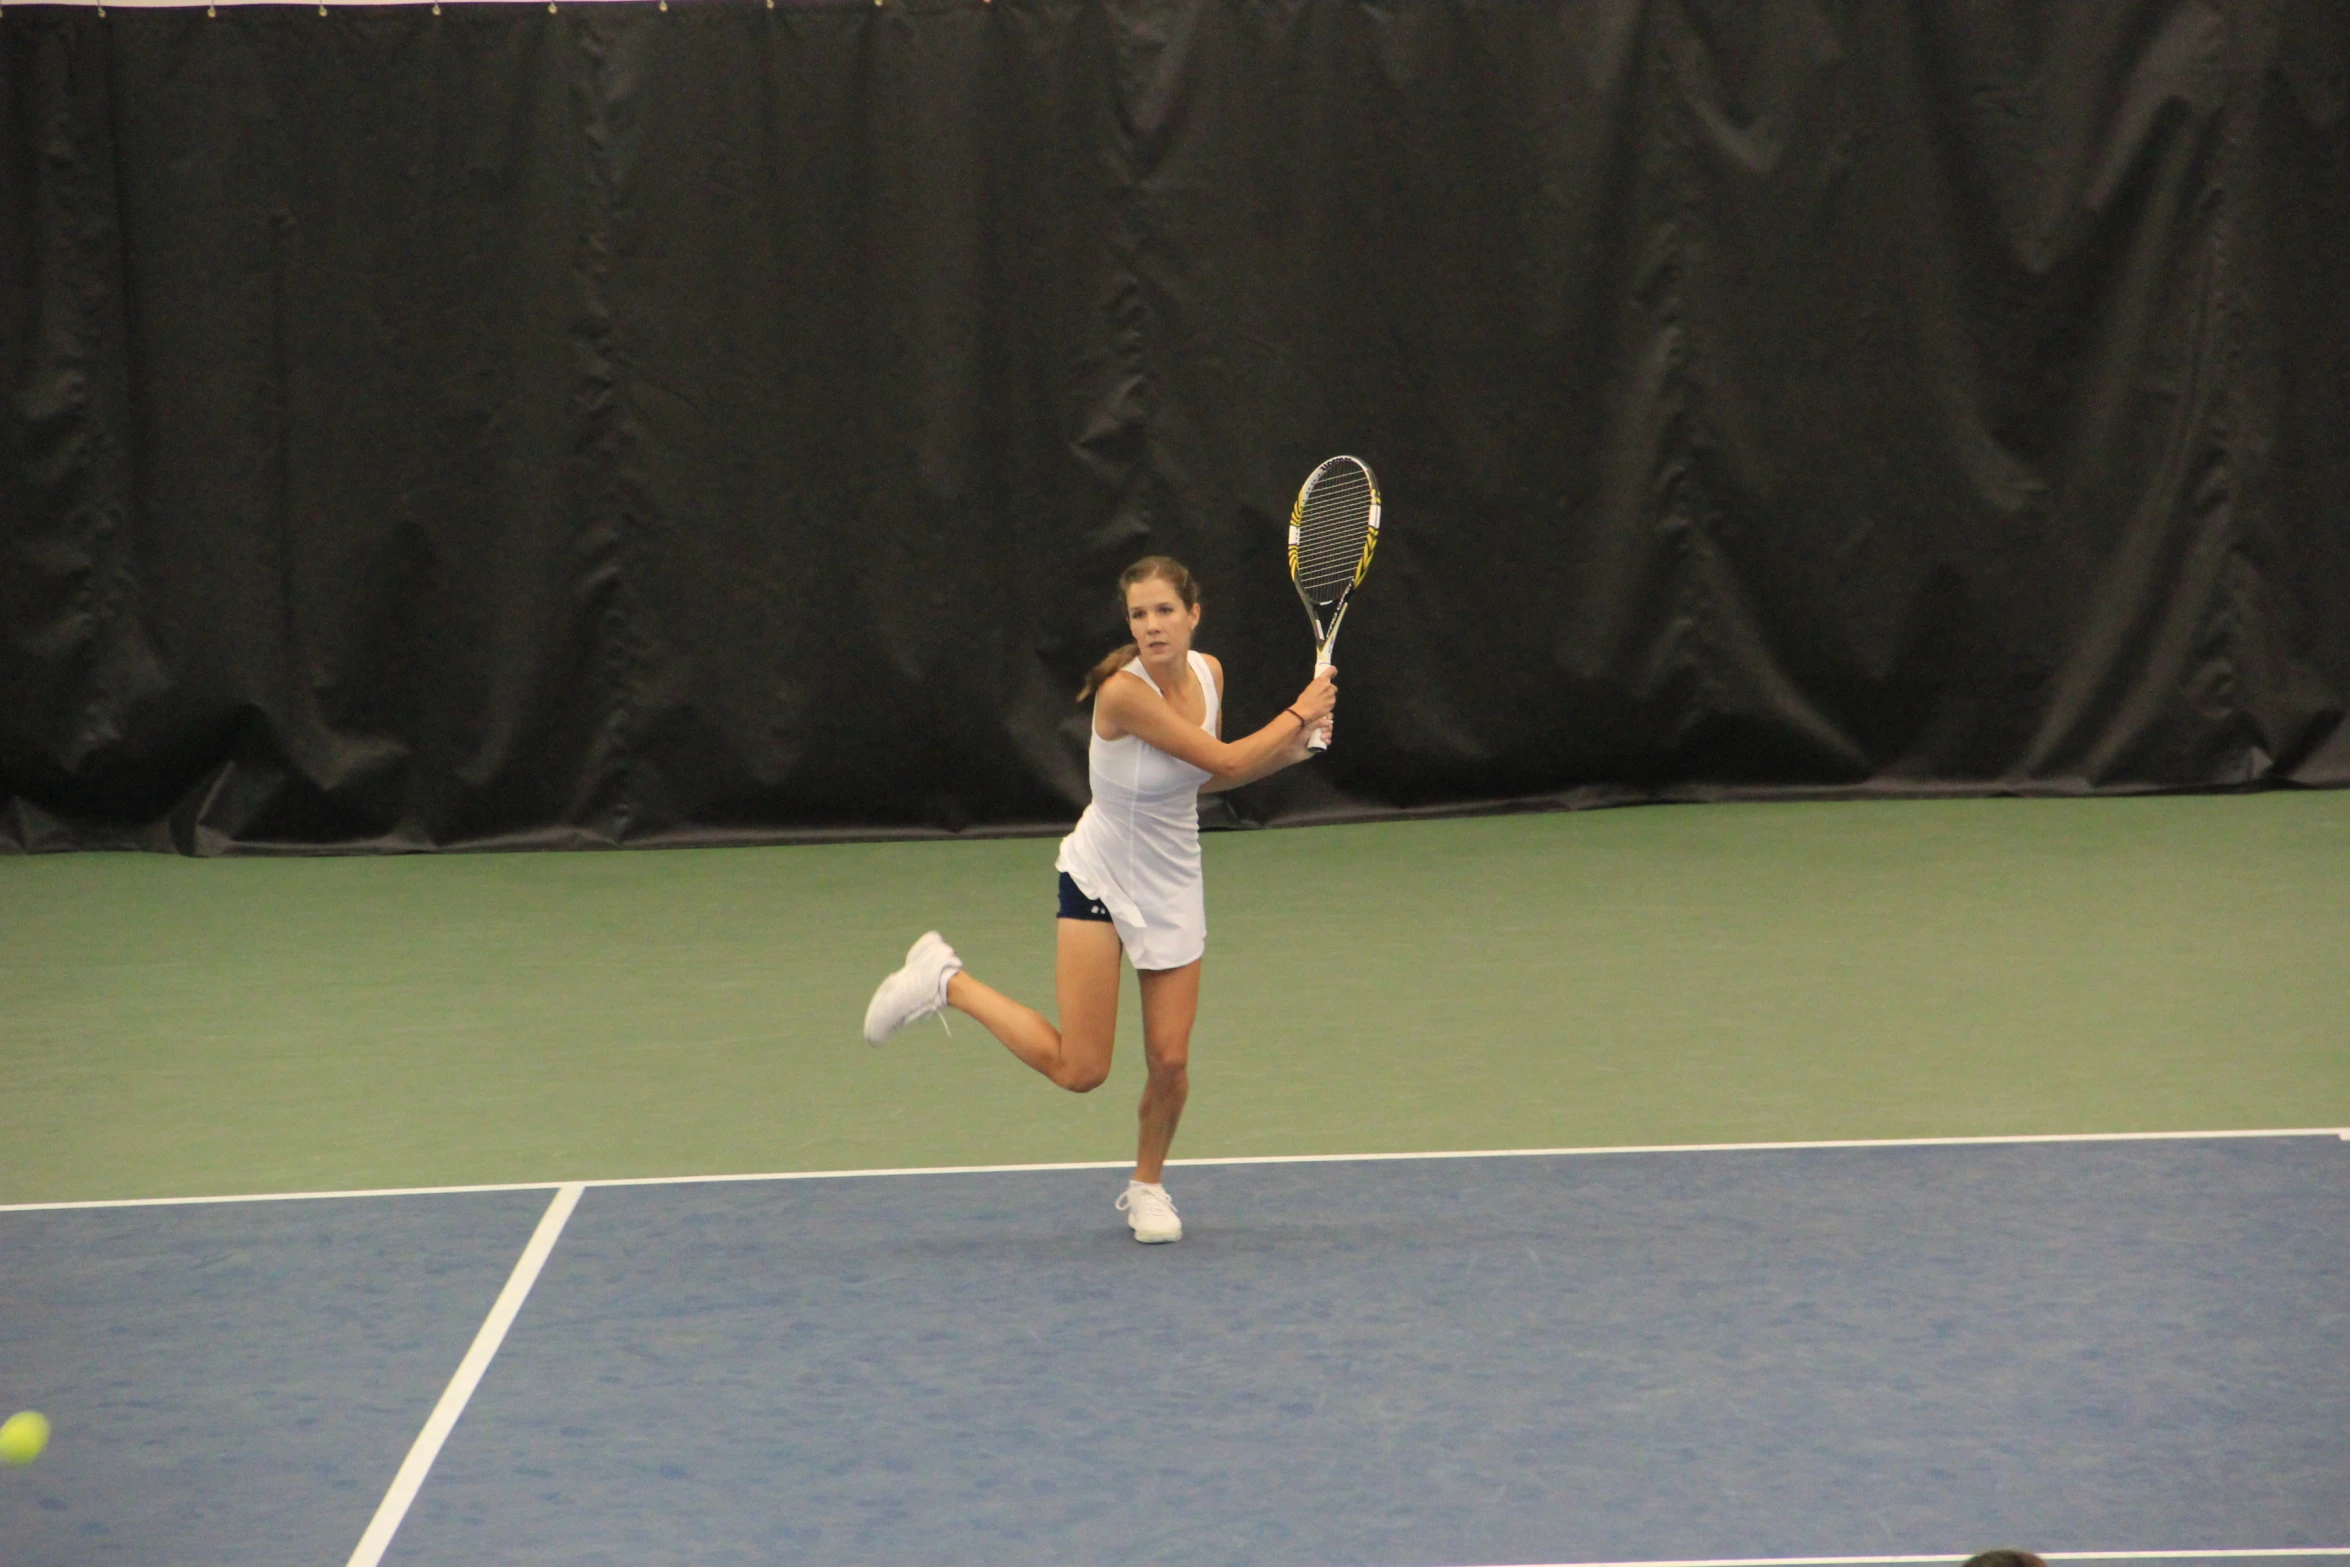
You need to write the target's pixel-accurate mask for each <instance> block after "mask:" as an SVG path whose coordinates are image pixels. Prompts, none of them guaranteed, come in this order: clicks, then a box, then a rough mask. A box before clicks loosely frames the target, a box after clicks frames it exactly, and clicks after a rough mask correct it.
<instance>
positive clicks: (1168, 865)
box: [1054, 653, 1223, 969]
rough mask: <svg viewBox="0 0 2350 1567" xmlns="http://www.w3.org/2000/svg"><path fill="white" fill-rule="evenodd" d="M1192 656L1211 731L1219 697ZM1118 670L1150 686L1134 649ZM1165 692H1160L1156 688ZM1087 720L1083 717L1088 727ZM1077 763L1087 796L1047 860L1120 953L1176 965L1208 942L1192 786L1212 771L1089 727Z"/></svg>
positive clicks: (1136, 739) (1142, 964)
mask: <svg viewBox="0 0 2350 1567" xmlns="http://www.w3.org/2000/svg"><path fill="white" fill-rule="evenodd" d="M1190 657H1191V677H1192V678H1193V679H1194V680H1197V681H1198V682H1199V685H1200V690H1201V691H1203V692H1205V693H1206V694H1207V706H1208V710H1207V715H1206V717H1205V718H1204V719H1202V721H1201V723H1200V727H1201V728H1202V729H1205V730H1206V731H1207V732H1208V733H1209V734H1211V735H1212V734H1214V733H1215V732H1216V717H1217V712H1218V709H1219V708H1221V707H1222V705H1223V703H1222V700H1221V699H1220V698H1219V697H1218V695H1217V693H1216V681H1215V677H1214V676H1213V675H1212V674H1210V673H1209V671H1208V661H1207V660H1206V659H1205V658H1203V657H1201V656H1200V655H1199V654H1197V653H1193V654H1192V655H1190ZM1121 673H1123V674H1129V675H1140V676H1142V678H1143V681H1144V683H1145V684H1147V685H1148V686H1149V687H1150V688H1151V689H1152V690H1153V691H1158V689H1159V686H1158V682H1157V681H1155V680H1152V679H1151V677H1150V675H1149V673H1148V672H1147V671H1146V670H1144V668H1143V667H1142V660H1141V659H1139V658H1137V659H1135V660H1133V661H1132V662H1130V663H1129V664H1127V666H1126V667H1125V669H1124V670H1122V671H1121ZM1159 694H1160V695H1162V696H1164V695H1165V694H1166V693H1165V692H1160V693H1159ZM1089 727H1090V726H1089ZM1091 732H1092V735H1093V744H1092V745H1091V746H1090V747H1088V748H1087V750H1086V758H1085V771H1086V776H1087V779H1088V781H1089V782H1090V783H1091V784H1092V786H1093V803H1092V804H1090V805H1088V806H1087V807H1086V808H1085V814H1084V815H1083V816H1080V817H1079V818H1077V828H1076V830H1075V831H1074V832H1072V833H1070V834H1069V836H1068V837H1066V838H1063V839H1062V840H1061V857H1060V858H1059V859H1058V860H1056V861H1055V862H1054V868H1055V869H1057V870H1063V871H1067V872H1068V873H1069V879H1070V880H1071V881H1073V882H1075V883H1077V886H1078V889H1079V890H1080V891H1081V892H1083V893H1084V894H1085V895H1086V896H1087V897H1089V898H1094V899H1097V900H1099V901H1100V902H1101V903H1102V905H1103V906H1104V907H1106V908H1107V909H1108V910H1109V911H1110V921H1111V923H1112V924H1114V925H1116V926H1117V928H1118V939H1119V940H1120V941H1121V942H1123V943H1124V944H1125V947H1126V956H1127V957H1128V958H1129V959H1131V960H1132V961H1133V963H1134V966H1135V967H1136V968H1138V969H1162V968H1181V967H1183V965H1184V964H1186V963H1189V962H1192V961H1193V960H1194V959H1196V958H1198V957H1199V955H1200V954H1201V953H1203V952H1205V951H1207V950H1208V907H1207V900H1206V898H1205V896H1204V895H1203V892H1202V889H1201V884H1200V866H1199V786H1200V785H1201V784H1203V783H1206V782H1207V781H1208V779H1209V778H1210V777H1211V776H1212V775H1211V774H1209V773H1206V772H1203V771H1201V770H1200V769H1199V768H1196V767H1194V766H1192V765H1191V764H1190V763H1189V762H1186V761H1181V760H1178V759H1177V758H1175V757H1172V756H1169V755H1168V754H1167V753H1166V752H1164V751H1162V750H1160V749H1159V748H1158V747H1157V746H1155V745H1152V744H1151V743H1150V742H1149V741H1147V740H1145V739H1143V738H1142V737H1141V736H1140V735H1128V736H1126V737H1125V738H1124V739H1122V740H1104V739H1103V738H1102V737H1101V731H1100V730H1098V729H1094V730H1092V731H1091Z"/></svg>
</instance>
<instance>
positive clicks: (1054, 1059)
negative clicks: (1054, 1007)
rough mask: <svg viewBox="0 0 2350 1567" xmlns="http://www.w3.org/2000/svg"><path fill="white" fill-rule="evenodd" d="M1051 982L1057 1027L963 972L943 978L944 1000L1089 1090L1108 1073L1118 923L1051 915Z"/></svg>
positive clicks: (1035, 1063) (1048, 1071) (1076, 1088)
mask: <svg viewBox="0 0 2350 1567" xmlns="http://www.w3.org/2000/svg"><path fill="white" fill-rule="evenodd" d="M1054 924H1055V925H1057V926H1058V927H1059V932H1060V933H1059V936H1058V937H1057V942H1056V945H1057V951H1056V953H1055V956H1054V962H1053V978H1054V988H1055V989H1057V990H1058V991H1059V992H1060V997H1061V1026H1060V1027H1059V1028H1055V1027H1053V1025H1052V1024H1051V1023H1050V1022H1048V1021H1047V1020H1046V1019H1045V1015H1044V1014H1043V1013H1041V1012H1039V1011H1037V1010H1036V1009H1035V1008H1034V1007H1030V1006H1023V1005H1021V1004H1020V1003H1019V1002H1017V1001H1014V1000H1013V999H1012V998H1011V997H1010V996H1007V995H1005V994H1004V993H1003V992H1002V991H1000V990H996V989H994V988H992V987H990V986H987V985H983V984H981V983H980V982H979V981H978V980H976V979H973V978H972V977H971V976H970V975H969V974H968V973H963V974H957V975H955V976H954V977H953V978H952V979H950V980H948V981H947V1005H948V1006H950V1007H953V1008H954V1009H955V1010H956V1011H958V1012H963V1013H967V1014H969V1015H970V1016H972V1017H975V1018H977V1019H978V1020H979V1021H980V1023H981V1024H982V1025H983V1026H985V1028H986V1029H987V1031H988V1032H989V1033H991V1034H993V1035H995V1037H996V1038H998V1039H1000V1040H1002V1041H1003V1042H1004V1048H1005V1049H1007V1050H1009V1051H1011V1052H1012V1054H1014V1055H1016V1056H1018V1057H1019V1058H1020V1059H1021V1060H1023V1061H1025V1062H1027V1063H1028V1064H1029V1065H1030V1066H1032V1067H1034V1068H1036V1070H1038V1071H1039V1072H1042V1073H1043V1074H1044V1075H1045V1076H1046V1077H1048V1078H1050V1079H1052V1080H1053V1081H1054V1082H1055V1083H1057V1084H1059V1085H1060V1086H1061V1087H1063V1088H1066V1089H1068V1090H1069V1091H1070V1092H1072V1093H1079V1094H1085V1093H1091V1092H1092V1091H1093V1090H1095V1089H1097V1088H1099V1087H1101V1086H1102V1080H1103V1079H1104V1078H1107V1077H1108V1076H1109V1075H1110V1047H1111V1045H1113V1044H1115V1043H1116V1042H1117V1038H1118V959H1119V957H1120V955H1121V952H1122V949H1121V948H1120V947H1119V945H1118V928H1117V927H1116V926H1115V925H1110V924H1106V923H1104V922H1103V921H1101V920H1056V921H1054Z"/></svg>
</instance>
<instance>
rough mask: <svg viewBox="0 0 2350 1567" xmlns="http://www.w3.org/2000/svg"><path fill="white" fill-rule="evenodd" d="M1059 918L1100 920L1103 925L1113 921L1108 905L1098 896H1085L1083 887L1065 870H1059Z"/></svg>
mask: <svg viewBox="0 0 2350 1567" xmlns="http://www.w3.org/2000/svg"><path fill="white" fill-rule="evenodd" d="M1061 918H1063V919H1065V920H1100V921H1101V922H1102V923H1103V924H1105V925H1108V924H1112V923H1114V921H1112V920H1111V918H1110V909H1109V905H1107V904H1105V903H1103V902H1102V900H1101V899H1099V898H1089V897H1087V896H1086V895H1085V889H1084V888H1082V887H1080V886H1078V885H1077V883H1076V882H1075V881H1074V880H1072V879H1071V878H1070V875H1069V873H1068V872H1067V871H1063V872H1061Z"/></svg>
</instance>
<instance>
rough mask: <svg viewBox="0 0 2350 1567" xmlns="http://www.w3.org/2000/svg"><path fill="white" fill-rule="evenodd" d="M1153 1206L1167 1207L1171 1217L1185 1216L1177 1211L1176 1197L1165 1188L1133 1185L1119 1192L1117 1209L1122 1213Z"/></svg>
mask: <svg viewBox="0 0 2350 1567" xmlns="http://www.w3.org/2000/svg"><path fill="white" fill-rule="evenodd" d="M1137 1198H1140V1199H1141V1204H1140V1206H1139V1207H1138V1206H1137V1205H1136V1201H1135V1199H1137ZM1152 1207H1158V1208H1163V1209H1165V1210H1166V1213H1167V1217H1168V1218H1170V1219H1175V1220H1181V1219H1182V1217H1183V1215H1181V1214H1179V1213H1177V1212H1176V1211H1175V1199H1174V1198H1172V1197H1170V1196H1168V1195H1167V1194H1166V1192H1165V1191H1164V1190H1161V1191H1153V1190H1151V1189H1150V1188H1149V1187H1147V1186H1139V1185H1131V1186H1128V1187H1127V1188H1126V1189H1125V1190H1124V1191H1122V1192H1120V1193H1119V1194H1118V1202H1117V1209H1118V1211H1119V1212H1120V1213H1137V1212H1146V1211H1147V1210H1148V1209H1150V1208H1152ZM1152 1216H1153V1217H1155V1215H1152Z"/></svg>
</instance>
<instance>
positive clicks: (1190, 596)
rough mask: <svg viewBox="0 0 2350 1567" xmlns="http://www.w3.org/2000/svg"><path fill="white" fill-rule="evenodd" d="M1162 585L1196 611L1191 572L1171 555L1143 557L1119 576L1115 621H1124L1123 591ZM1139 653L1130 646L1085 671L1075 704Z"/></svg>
mask: <svg viewBox="0 0 2350 1567" xmlns="http://www.w3.org/2000/svg"><path fill="white" fill-rule="evenodd" d="M1154 580H1155V581H1159V582H1164V583H1166V584H1167V586H1169V587H1171V588H1173V589H1174V590H1175V596H1176V597H1177V598H1179V599H1181V600H1183V607H1184V608H1185V609H1197V608H1198V607H1199V584H1198V583H1197V582H1194V581H1193V580H1192V577H1191V568H1189V567H1188V566H1186V565H1184V564H1183V562H1181V561H1179V560H1177V559H1176V558H1175V557H1174V556H1172V555H1145V556H1144V557H1143V558H1142V559H1140V560H1138V561H1136V562H1135V563H1134V564H1133V565H1131V566H1129V567H1127V568H1126V569H1125V570H1124V571H1121V572H1119V573H1118V618H1119V619H1121V620H1123V619H1124V618H1125V617H1126V590H1127V589H1128V588H1131V587H1133V586H1134V585H1135V584H1136V583H1137V582H1150V581H1154ZM1139 651H1141V650H1140V649H1139V648H1137V647H1136V646H1135V645H1134V644H1133V643H1131V642H1129V643H1127V644H1126V645H1125V646H1124V647H1122V648H1120V649H1118V651H1117V652H1115V653H1112V654H1111V655H1110V656H1109V657H1107V658H1105V659H1103V660H1102V661H1101V662H1100V663H1098V664H1096V665H1094V666H1093V668H1091V669H1089V670H1087V671H1086V674H1085V684H1084V685H1082V686H1079V687H1078V688H1077V700H1078V701H1080V702H1082V701H1084V700H1086V699H1087V698H1088V697H1090V696H1092V695H1093V694H1094V693H1095V692H1096V691H1099V690H1100V689H1101V688H1102V682H1103V681H1105V680H1107V679H1109V678H1110V677H1111V676H1112V675H1114V674H1116V673H1117V672H1118V671H1119V670H1121V669H1124V668H1125V667H1126V666H1127V664H1129V663H1130V662H1132V661H1133V658H1134V655H1135V654H1136V653H1137V652H1139Z"/></svg>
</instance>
